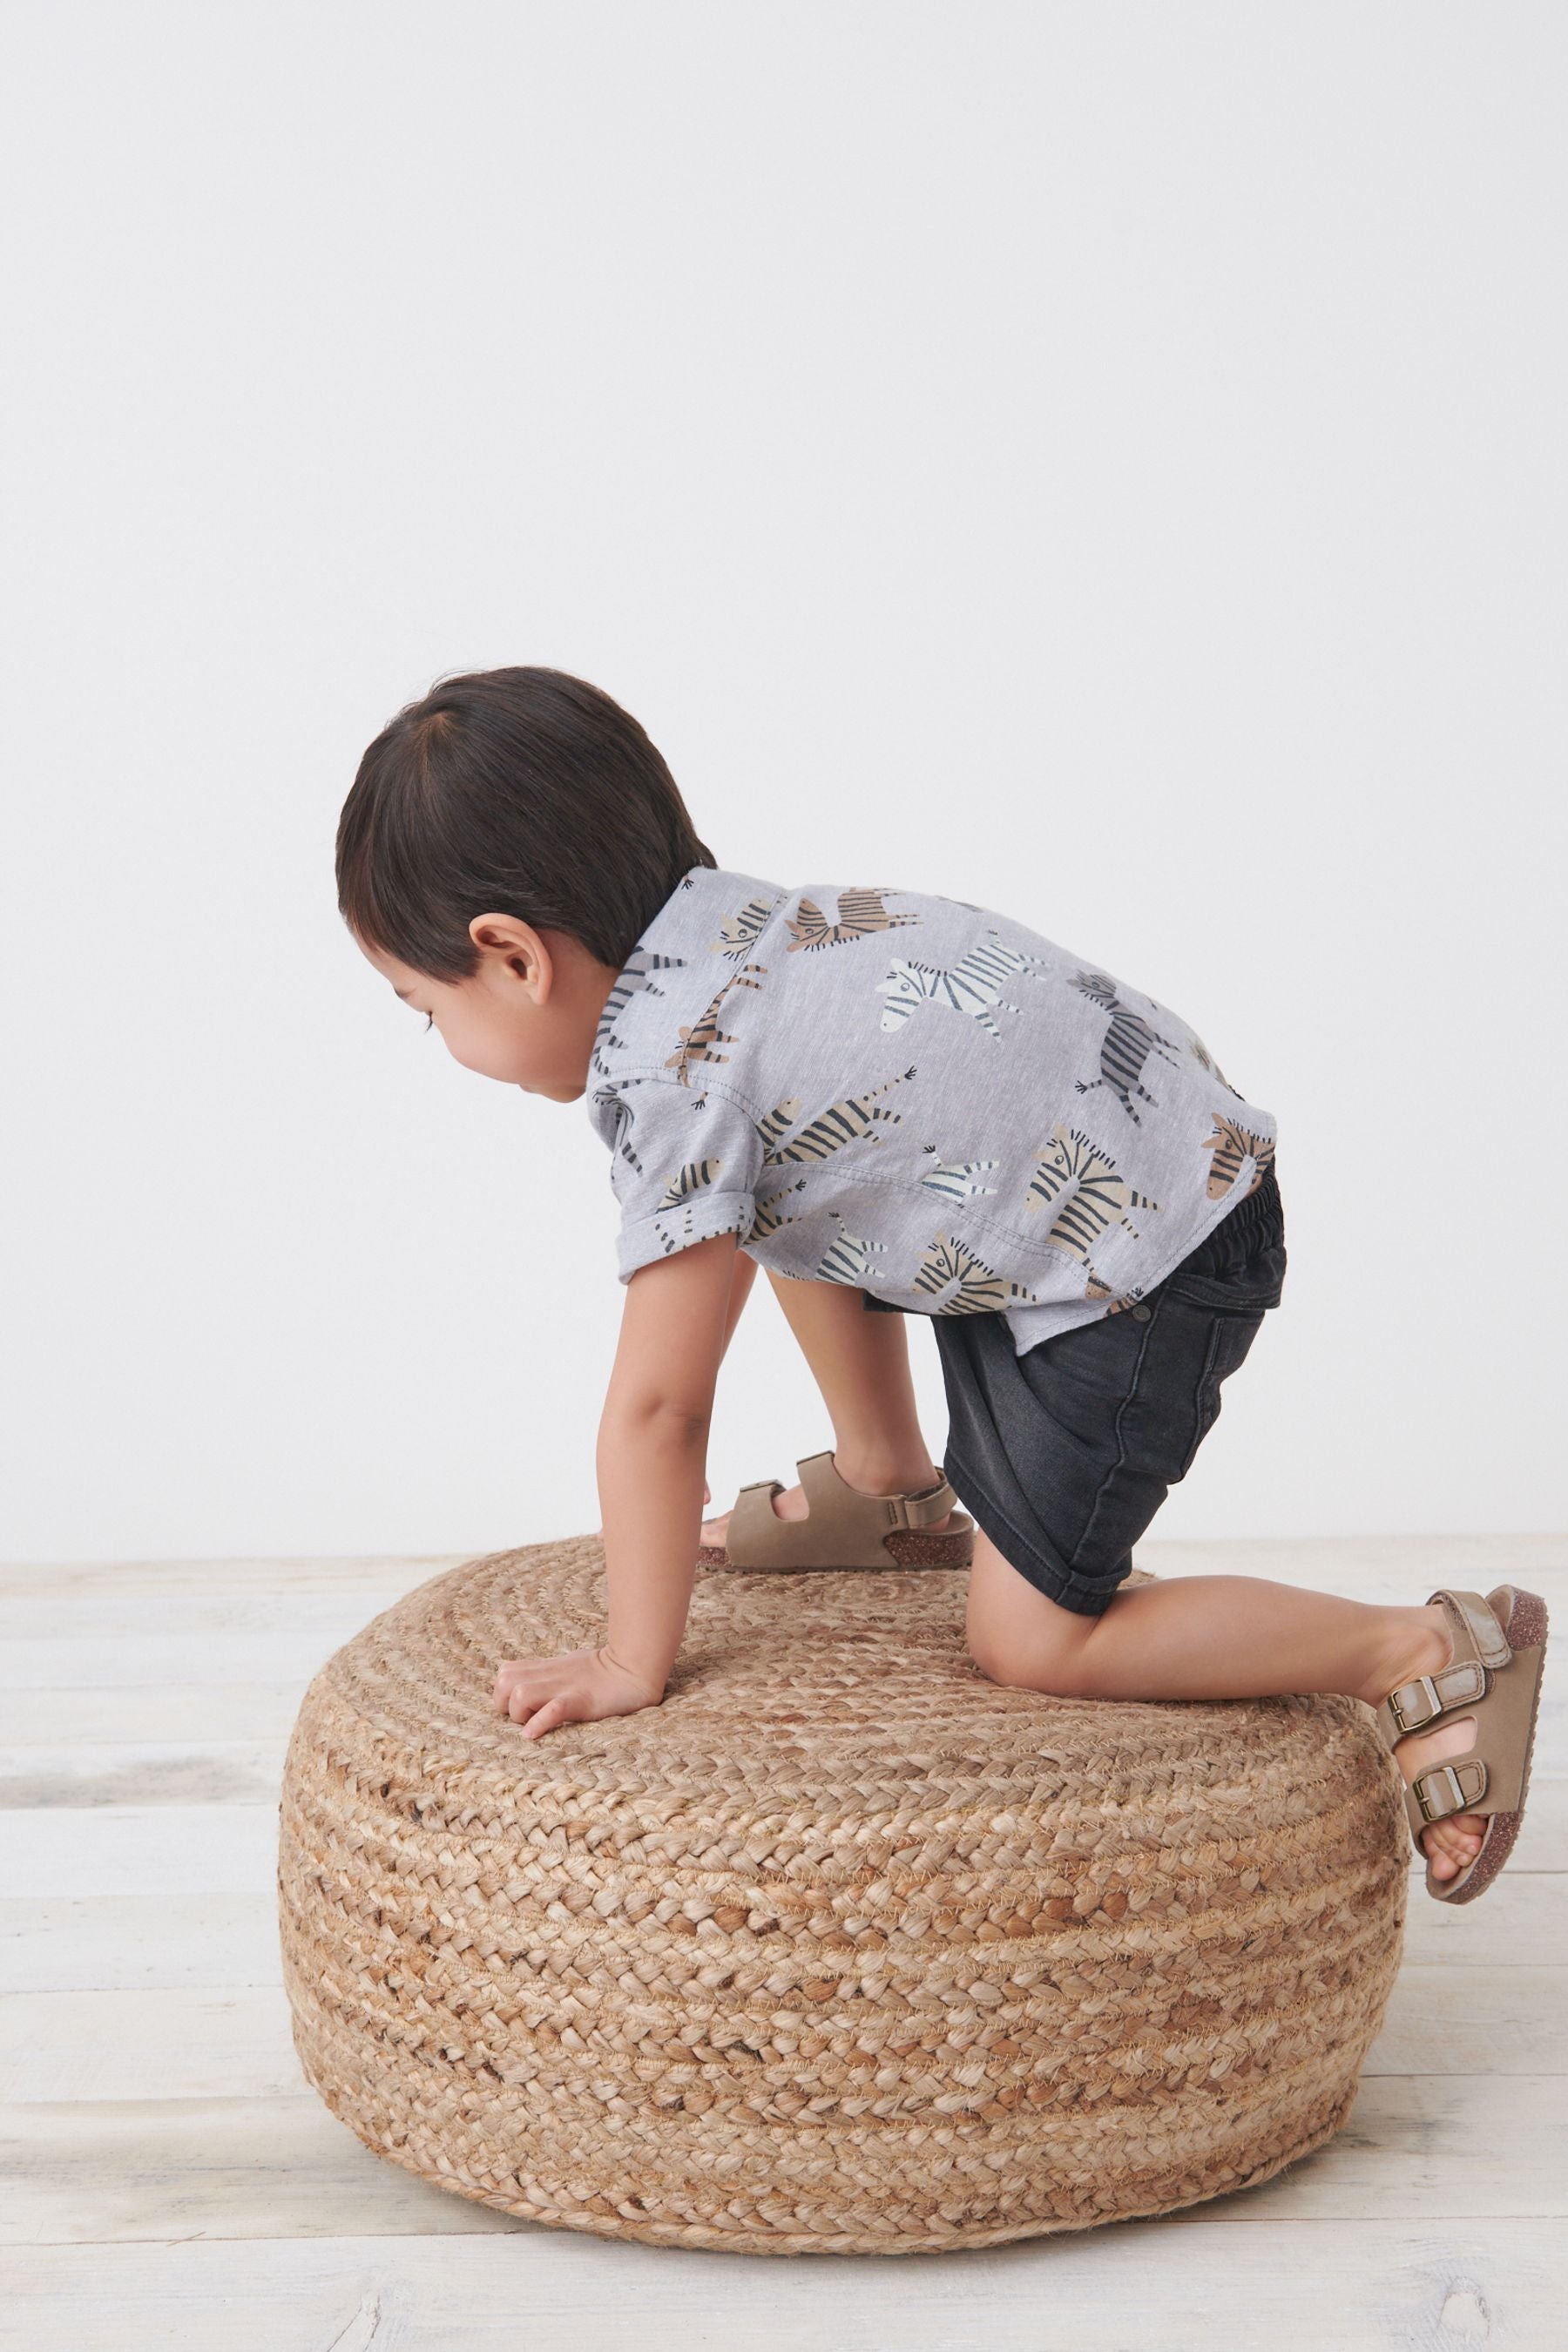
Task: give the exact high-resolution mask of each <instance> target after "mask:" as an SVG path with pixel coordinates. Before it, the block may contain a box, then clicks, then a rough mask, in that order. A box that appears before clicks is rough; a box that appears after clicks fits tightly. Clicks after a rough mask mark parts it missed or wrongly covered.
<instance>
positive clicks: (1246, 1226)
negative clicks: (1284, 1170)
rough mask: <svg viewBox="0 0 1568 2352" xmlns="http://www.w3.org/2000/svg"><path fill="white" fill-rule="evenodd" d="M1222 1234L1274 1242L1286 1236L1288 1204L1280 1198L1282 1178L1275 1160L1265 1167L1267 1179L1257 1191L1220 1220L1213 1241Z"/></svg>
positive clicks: (1239, 1239)
mask: <svg viewBox="0 0 1568 2352" xmlns="http://www.w3.org/2000/svg"><path fill="white" fill-rule="evenodd" d="M1219 1234H1226V1235H1228V1236H1229V1237H1230V1238H1231V1239H1232V1240H1235V1241H1242V1240H1246V1239H1250V1238H1252V1237H1253V1236H1259V1237H1264V1238H1267V1239H1268V1240H1270V1241H1282V1240H1283V1239H1284V1237H1285V1203H1284V1202H1283V1201H1282V1200H1281V1199H1280V1197H1279V1177H1278V1176H1277V1175H1276V1174H1275V1172H1274V1162H1273V1161H1272V1160H1270V1161H1269V1163H1268V1167H1267V1168H1266V1169H1265V1171H1264V1173H1263V1181H1262V1182H1261V1183H1260V1184H1259V1185H1258V1188H1257V1190H1256V1191H1255V1192H1249V1193H1248V1194H1247V1198H1246V1200H1245V1201H1240V1202H1237V1205H1236V1207H1235V1208H1234V1209H1232V1210H1231V1211H1230V1212H1229V1213H1228V1214H1227V1215H1226V1216H1223V1217H1222V1218H1221V1219H1220V1221H1219V1223H1218V1224H1217V1225H1216V1226H1215V1229H1214V1232H1213V1233H1212V1234H1210V1235H1209V1239H1210V1240H1211V1241H1213V1240H1215V1239H1216V1238H1217V1236H1218V1235H1219Z"/></svg>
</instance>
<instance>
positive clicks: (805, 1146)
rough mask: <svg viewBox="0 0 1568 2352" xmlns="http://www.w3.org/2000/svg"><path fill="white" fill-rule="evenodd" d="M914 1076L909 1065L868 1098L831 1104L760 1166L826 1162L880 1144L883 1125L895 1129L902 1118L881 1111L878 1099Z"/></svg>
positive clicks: (775, 1150) (876, 1088)
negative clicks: (850, 1148)
mask: <svg viewBox="0 0 1568 2352" xmlns="http://www.w3.org/2000/svg"><path fill="white" fill-rule="evenodd" d="M914 1074H915V1066H914V1065H913V1064H911V1065H910V1067H909V1068H908V1069H907V1070H906V1071H905V1072H904V1073H903V1076H901V1077H897V1078H889V1079H888V1080H886V1082H885V1083H884V1084H883V1085H881V1086H879V1087H873V1088H872V1090H871V1092H870V1093H869V1094H868V1095H847V1096H846V1097H844V1099H843V1100H842V1101H840V1102H836V1103H830V1104H829V1105H828V1107H827V1108H826V1110H825V1111H820V1112H818V1114H817V1116H816V1118H814V1119H813V1120H812V1122H811V1125H810V1126H809V1127H805V1128H803V1129H801V1131H800V1133H799V1134H798V1135H796V1136H793V1137H792V1138H791V1139H790V1141H789V1142H788V1143H784V1144H780V1145H778V1146H777V1147H776V1148H774V1149H770V1150H769V1151H768V1153H767V1157H766V1160H764V1162H763V1165H764V1166H769V1167H777V1166H780V1165H784V1164H789V1165H795V1164H796V1163H798V1162H799V1161H800V1160H826V1159H827V1158H828V1157H829V1156H830V1154H831V1153H833V1152H835V1151H842V1150H844V1148H845V1146H846V1145H847V1144H850V1143H860V1142H867V1143H879V1142H880V1141H881V1138H880V1136H879V1135H878V1133H877V1129H878V1127H879V1125H881V1124H883V1123H884V1122H886V1123H889V1124H890V1125H893V1126H897V1124H898V1122H899V1120H900V1117H901V1116H902V1114H901V1113H900V1112H899V1111H896V1110H884V1109H882V1108H879V1106H878V1103H877V1097H878V1096H879V1095H885V1094H887V1093H888V1092H889V1088H891V1087H901V1086H904V1085H907V1083H908V1082H909V1080H910V1078H912V1077H913V1076H914Z"/></svg>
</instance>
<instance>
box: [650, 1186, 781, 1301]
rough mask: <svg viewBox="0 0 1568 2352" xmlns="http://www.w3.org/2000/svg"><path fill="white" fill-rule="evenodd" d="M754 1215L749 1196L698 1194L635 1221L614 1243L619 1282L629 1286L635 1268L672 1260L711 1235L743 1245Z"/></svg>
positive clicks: (710, 1238) (754, 1211) (753, 1204)
mask: <svg viewBox="0 0 1568 2352" xmlns="http://www.w3.org/2000/svg"><path fill="white" fill-rule="evenodd" d="M756 1213H757V1212H756V1202H754V1201H753V1200H752V1195H751V1194H750V1192H700V1193H698V1194H697V1195H696V1196H695V1197H694V1198H693V1199H692V1200H690V1201H689V1202H685V1203H684V1204H683V1205H682V1206H681V1207H679V1208H678V1209H666V1210H664V1211H663V1212H662V1213H660V1214H659V1215H658V1216H656V1217H639V1218H638V1219H637V1222H636V1223H633V1224H629V1225H623V1226H622V1227H621V1230H620V1233H619V1234H618V1236H617V1239H616V1254H617V1256H618V1259H619V1267H618V1272H619V1278H620V1280H621V1281H622V1282H629V1281H630V1280H631V1278H632V1276H633V1275H634V1274H636V1272H637V1268H638V1267H639V1266H643V1265H652V1264H653V1263H654V1261H655V1259H657V1258H661V1257H674V1256H675V1255H677V1253H678V1252H679V1251H680V1250H683V1249H689V1248H690V1247H691V1245H692V1244H693V1243H694V1242H710V1241H711V1240H712V1239H713V1236H714V1235H715V1234H739V1235H740V1237H741V1239H742V1241H744V1240H745V1238H746V1236H747V1234H749V1233H750V1232H751V1230H752V1223H754V1221H755V1218H756Z"/></svg>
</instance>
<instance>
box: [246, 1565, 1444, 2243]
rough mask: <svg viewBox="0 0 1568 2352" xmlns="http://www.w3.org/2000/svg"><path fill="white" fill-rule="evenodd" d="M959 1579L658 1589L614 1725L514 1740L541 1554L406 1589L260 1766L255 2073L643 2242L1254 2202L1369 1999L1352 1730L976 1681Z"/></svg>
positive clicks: (813, 1578) (1390, 1786)
mask: <svg viewBox="0 0 1568 2352" xmlns="http://www.w3.org/2000/svg"><path fill="white" fill-rule="evenodd" d="M967 1584H968V1578H967V1575H966V1574H965V1573H964V1571H963V1570H889V1571H886V1572H883V1571H873V1572H868V1573H860V1574H850V1573H821V1574H794V1575H782V1576H753V1575H747V1574H745V1573H744V1572H743V1571H740V1570H723V1569H719V1570H700V1571H699V1573H698V1576H697V1580H696V1585H695V1590H694V1592H693V1598H692V1606H691V1613H690V1618H689V1626H688V1632H687V1636H686V1640H685V1643H684V1645H683V1647H682V1650H681V1654H680V1657H679V1661H678V1663H677V1665H676V1668H675V1671H674V1673H673V1675H671V1678H670V1683H669V1687H668V1692H667V1694H666V1696H665V1699H664V1703H663V1705H662V1706H658V1707H654V1708H648V1709H646V1710H644V1711H643V1712H642V1713H641V1714H638V1715H632V1716H619V1717H612V1718H610V1719H608V1720H606V1721H605V1722H602V1723H589V1724H572V1725H567V1726H563V1727H560V1728H558V1729H556V1730H554V1731H551V1732H547V1733H545V1734H543V1735H542V1737H541V1738H539V1739H537V1740H530V1739H526V1738H523V1737H522V1735H521V1731H520V1730H519V1729H518V1727H516V1726H515V1725H513V1724H511V1723H510V1722H508V1721H506V1720H505V1719H504V1718H501V1717H496V1716H494V1715H492V1714H491V1713H490V1711H489V1693H490V1686H491V1684H492V1681H493V1679H494V1674H495V1669H496V1666H497V1665H498V1664H499V1663H500V1661H501V1660H502V1659H504V1658H510V1657H526V1656H531V1655H542V1654H549V1653H552V1652H555V1651H559V1650H565V1649H574V1648H576V1647H578V1646H580V1645H584V1644H590V1643H594V1642H595V1641H597V1640H599V1639H600V1638H601V1636H602V1633H603V1628H604V1622H605V1618H604V1612H605V1588H604V1572H603V1555H602V1552H601V1549H600V1547H599V1545H598V1543H597V1541H596V1540H595V1539H592V1538H579V1539H573V1540H568V1541H564V1542H559V1543H551V1544H537V1545H532V1546H530V1547H529V1548H527V1549H522V1550H519V1551H509V1552H502V1553H497V1554H494V1555H491V1556H489V1557H488V1558H485V1559H477V1560H471V1561H468V1562H467V1563H466V1564H464V1565H463V1566H462V1567H459V1568H455V1569H452V1570H448V1571H447V1573H446V1574H444V1575H441V1576H437V1578H435V1579H434V1580H432V1581H431V1582H430V1583H428V1584H426V1585H425V1586H424V1587H423V1588H422V1589H421V1590H420V1591H417V1592H415V1593H413V1594H411V1595H410V1596H409V1597H408V1598H407V1599H406V1600H405V1601H401V1602H399V1603H398V1605H397V1606H396V1607H395V1608H394V1609H391V1610H388V1611H387V1612H385V1613H384V1615H382V1616H380V1617H378V1618H376V1619H375V1620H374V1622H372V1623H371V1624H370V1625H368V1626H366V1628H365V1629H364V1631H363V1633H360V1634H358V1635H356V1637H355V1638H354V1639H353V1641H352V1642H350V1643H347V1644H346V1645H345V1647H344V1648H342V1650H340V1651H339V1652H338V1653H337V1654H336V1656H335V1657H333V1658H331V1660H330V1661H329V1662H328V1664H326V1665H325V1666H324V1667H323V1668H322V1670H321V1673H320V1674H319V1675H317V1677H316V1679H315V1681H314V1683H313V1684H312V1685H311V1686H310V1691H309V1693H308V1694H307V1696H306V1698H305V1701H304V1705H303V1706H302V1708H301V1710H300V1718H299V1722H298V1724H297V1726H296V1727H295V1731H294V1736H293V1739H292V1742H291V1744H290V1747H289V1760H288V1768H287V1773H286V1780H285V1787H284V1793H283V1805H282V1818H281V1852H280V1859H279V1890H280V1897H281V1914H282V1941H283V1957H284V1966H285V1977H286V1982H287V1985H288V1989H289V2000H290V2002H291V2005H292V2010H293V2017H294V2035H295V2042H296V2046H297V2048H298V2050H299V2053H300V2060H301V2062H302V2063H303V2066H304V2070H305V2073H306V2075H307V2077H308V2078H309V2080H310V2082H311V2083H312V2084H314V2086H315V2088H316V2089H317V2090H318V2091H319V2092H320V2093H321V2096H322V2097H323V2098H324V2099H325V2101H326V2102H327V2105H329V2106H330V2107H331V2110H332V2112H333V2113H334V2114H335V2115H337V2116H341V2117H342V2120H343V2121H344V2122H345V2123H347V2124H348V2125H350V2126H352V2128H353V2130H354V2131H355V2132H357V2133H358V2135H359V2136H360V2137H361V2138H362V2139H363V2141H365V2142H366V2144H367V2145H368V2146H369V2147H372V2148H374V2149H375V2150H376V2151H377V2152H378V2153H379V2154H381V2155H383V2156H385V2157H388V2158H391V2159H392V2160H393V2161H394V2162H395V2163H396V2164H399V2165H403V2166H405V2167H406V2168H408V2169H409V2170H410V2171H412V2172H416V2173H419V2174H422V2175H424V2176H425V2177H426V2179H430V2180H432V2181H435V2182H437V2183H438V2184H439V2185H440V2186H441V2187H442V2188H445V2189H454V2190H457V2191H458V2192H460V2193H461V2194H462V2195H464V2196H468V2197H473V2198H477V2199H479V2200H480V2201H481V2202H482V2203H484V2204H487V2205H491V2206H497V2207H500V2209H501V2210H504V2211H506V2212H509V2213H516V2214H521V2215H526V2216H528V2217H530V2218H531V2219H533V2220H535V2221H542V2222H548V2223H552V2224H555V2225H557V2226H563V2227H566V2228H570V2229H579V2230H586V2231H596V2232H599V2233H602V2234H605V2235H607V2236H611V2237H626V2238H637V2239H642V2240H645V2241H647V2242H654V2243H662V2244H671V2245H676V2244H679V2245H689V2246H705V2247H721V2246H722V2247H731V2248H736V2249H740V2250H742V2251H746V2252H792V2253H793V2252H807V2251H819V2252H889V2253H904V2252H914V2251H918V2250H921V2249H931V2250H945V2249H951V2248H952V2247H955V2246H965V2245H968V2246H984V2245H995V2244H999V2243H1001V2242H1004V2241H1005V2240H1008V2239H1013V2238H1021V2237H1027V2236H1031V2235H1033V2234H1036V2233H1037V2232H1040V2231H1053V2230H1063V2229H1076V2228H1082V2227H1084V2226H1086V2225H1088V2224H1090V2223H1094V2222H1099V2221H1109V2220H1112V2219H1116V2218H1120V2217H1125V2216H1129V2215H1132V2214H1148V2213H1159V2212H1163V2211H1166V2210H1170V2209H1171V2208H1173V2207H1177V2206H1183V2205H1190V2204H1192V2203H1194V2202H1195V2201H1196V2200H1200V2199H1203V2198H1206V2197H1213V2196H1215V2195H1217V2194H1218V2193H1219V2192H1221V2191H1222V2190H1226V2189H1237V2188H1240V2187H1242V2186H1244V2185H1246V2184H1247V2183H1249V2182H1254V2181H1258V2180H1264V2179H1268V2178H1269V2176H1270V2175H1271V2174H1273V2173H1275V2172H1277V2171H1278V2170H1279V2168H1280V2167H1281V2166H1282V2165H1285V2164H1288V2163H1289V2162H1290V2160H1291V2159H1292V2158H1295V2157H1298V2156H1300V2155H1301V2154H1303V2153H1304V2152H1305V2151H1306V2150H1307V2149H1309V2148H1312V2147H1318V2146H1319V2145H1320V2144H1321V2142H1323V2141H1324V2140H1326V2139H1328V2138H1329V2137H1331V2135H1332V2134H1333V2133H1334V2132H1335V2131H1336V2130H1337V2129H1338V2128H1339V2126H1341V2125H1342V2123H1343V2121H1344V2119H1345V2116H1346V2114H1347V2112H1348V2110H1349V2107H1350V2105H1351V2102H1352V2098H1353V2096H1354V2094H1355V2088H1356V2081H1357V2075H1358V2073H1359V2070H1360V2067H1361V2064H1362V2061H1363V2058H1364V2056H1365V2054H1366V2051H1367V2049H1368V2046H1369V2045H1370V2043H1371V2042H1372V2040H1373V2036H1374V2035H1375V2033H1376V2032H1377V2030H1378V2025H1379V2022H1380V2020H1381V2018H1382V2014H1383V2010H1384V2002H1385V2000H1386V1999H1387V1996H1388V1993H1389V1990H1390V1988H1391V1986H1392V1983H1393V1980H1394V1971H1395V1969H1396V1968H1397V1965H1398V1960H1399V1954H1400V1946H1401V1940H1402V1933H1403V1927H1404V1918H1405V1888H1406V1874H1407V1856H1406V1853H1405V1843H1406V1840H1405V1831H1404V1816H1403V1811H1402V1808H1401V1804H1400V1799H1399V1780H1398V1774H1397V1771H1396V1769H1395V1768H1394V1763H1393V1759H1391V1758H1390V1757H1389V1756H1388V1754H1387V1752H1386V1751H1385V1750H1384V1748H1383V1746H1382V1744H1381V1742H1380V1741H1379V1740H1378V1738H1377V1735H1376V1732H1375V1729H1374V1727H1373V1720H1372V1717H1371V1713H1370V1710H1368V1709H1366V1708H1364V1707H1363V1706H1360V1705H1359V1704H1358V1703H1357V1702H1356V1701H1354V1700H1351V1699H1341V1698H1331V1697H1313V1698H1300V1697H1297V1698H1278V1699H1258V1700H1247V1701H1230V1702H1226V1703H1224V1704H1209V1703H1205V1702H1192V1701H1189V1702H1182V1703H1171V1704H1163V1705H1124V1704H1120V1703H1112V1702H1109V1701H1104V1700H1083V1699H1062V1698H1049V1697H1042V1696H1038V1695H1037V1694H1035V1693H1031V1692H1025V1691H1016V1690H1007V1689H1004V1688H1001V1687H999V1686H998V1685H995V1684H993V1683H991V1682H988V1681H987V1680H986V1679H985V1678H984V1676H983V1675H980V1673H979V1672H978V1670H977V1669H976V1668H975V1667H974V1666H973V1664H972V1663H971V1661H970V1659H969V1657H968V1654H967V1652H966V1650H965V1648H964V1643H963V1612H964V1600H965V1594H966V1590H967Z"/></svg>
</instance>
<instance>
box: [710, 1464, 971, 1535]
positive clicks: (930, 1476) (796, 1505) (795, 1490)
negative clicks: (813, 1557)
mask: <svg viewBox="0 0 1568 2352" xmlns="http://www.w3.org/2000/svg"><path fill="white" fill-rule="evenodd" d="M833 1466H834V1468H835V1469H836V1470H837V1473H838V1475H839V1476H840V1477H841V1478H842V1479H843V1481H844V1483H845V1485H846V1486H853V1487H854V1489H855V1492H856V1493H857V1494H858V1495H875V1496H883V1495H914V1494H918V1493H919V1492H920V1490H921V1487H922V1486H935V1485H936V1482H937V1480H938V1479H939V1478H940V1477H941V1476H942V1472H941V1471H940V1470H938V1469H937V1468H936V1467H935V1465H931V1467H930V1469H929V1470H928V1472H927V1474H926V1475H925V1476H923V1477H919V1478H915V1479H913V1480H912V1481H910V1483H908V1484H907V1485H903V1486H892V1485H890V1484H889V1483H888V1482H887V1481H886V1480H881V1481H873V1480H871V1479H869V1478H867V1479H864V1480H863V1479H862V1478H861V1477H859V1476H854V1477H851V1475H850V1474H849V1472H848V1471H847V1470H846V1468H845V1467H844V1464H843V1462H842V1460H841V1459H840V1457H839V1456H838V1455H837V1454H835V1455H834V1457H833ZM772 1499H773V1517H775V1518H779V1519H804V1518H805V1516H806V1500H805V1487H804V1486H786V1487H785V1488H784V1491H783V1493H782V1494H778V1495H774V1496H773V1498H772ZM951 1522H952V1512H951V1511H944V1512H943V1513H942V1517H941V1518H940V1519H933V1520H932V1522H931V1526H930V1527H929V1528H926V1529H925V1530H924V1532H925V1533H926V1534H927V1535H933V1536H936V1535H941V1534H942V1530H943V1528H946V1527H948V1526H949V1525H950V1524H951ZM729 1524H730V1513H729V1512H728V1511H721V1513H720V1514H719V1517H717V1518H716V1519H704V1520H703V1522H702V1537H701V1540H702V1541H703V1543H705V1544H711V1545H713V1547H714V1548H715V1549H722V1548H723V1543H724V1530H725V1528H727V1527H728V1526H729Z"/></svg>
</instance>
